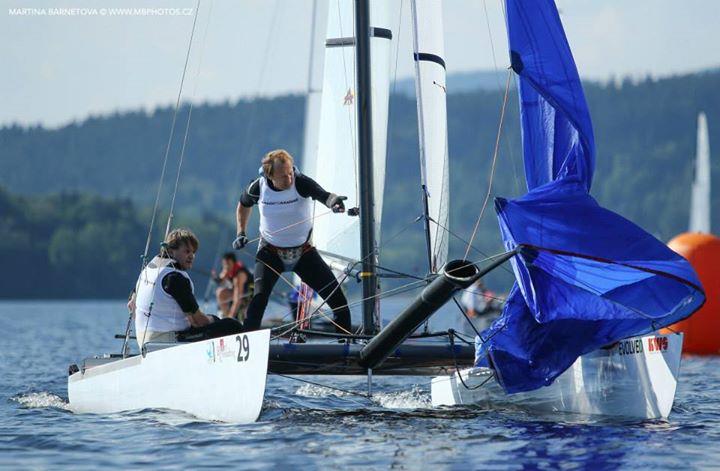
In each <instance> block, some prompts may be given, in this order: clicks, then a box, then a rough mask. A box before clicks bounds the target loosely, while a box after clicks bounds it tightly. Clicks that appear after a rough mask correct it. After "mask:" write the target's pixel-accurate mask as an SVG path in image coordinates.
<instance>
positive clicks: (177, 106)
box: [142, 0, 200, 268]
mask: <svg viewBox="0 0 720 471" xmlns="http://www.w3.org/2000/svg"><path fill="white" fill-rule="evenodd" d="M199 11H200V0H197V3H196V5H195V16H194V17H193V24H192V30H191V32H190V40H189V41H188V46H187V52H186V54H185V65H184V66H183V71H182V76H181V78H180V88H179V90H178V94H177V99H176V101H175V110H174V111H173V117H172V124H171V125H170V136H169V137H168V142H167V145H166V146H165V157H164V158H163V165H162V171H161V172H160V181H159V183H158V189H157V194H156V195H155V204H154V206H153V211H152V217H151V219H150V228H149V229H148V235H147V240H146V242H145V251H144V252H143V258H142V268H145V264H146V263H147V255H148V251H149V250H150V241H151V240H152V231H153V227H154V225H155V217H156V215H157V211H158V205H159V204H160V195H161V193H162V186H163V181H164V180H165V170H166V167H167V162H168V158H169V156H170V148H171V147H172V141H173V137H174V135H175V123H176V121H177V115H178V110H179V109H180V99H181V97H182V92H183V86H184V84H185V74H186V72H187V68H188V62H189V60H190V51H191V49H192V43H193V38H194V37H195V26H196V24H197V19H198V13H199Z"/></svg>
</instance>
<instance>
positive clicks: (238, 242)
mask: <svg viewBox="0 0 720 471" xmlns="http://www.w3.org/2000/svg"><path fill="white" fill-rule="evenodd" d="M247 244H248V238H247V235H245V233H244V232H240V233H239V234H238V235H237V237H236V238H235V240H234V241H233V243H232V246H233V248H234V249H235V250H240V249H242V248H243V247H245V246H246V245H247Z"/></svg>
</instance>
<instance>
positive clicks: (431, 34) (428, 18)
mask: <svg viewBox="0 0 720 471" xmlns="http://www.w3.org/2000/svg"><path fill="white" fill-rule="evenodd" d="M412 13H413V49H414V53H415V54H414V56H415V91H416V95H417V109H418V134H419V138H420V174H421V178H422V183H423V185H424V186H425V192H426V194H427V200H428V216H429V218H430V223H429V229H430V230H429V232H430V252H431V253H430V256H431V261H430V269H431V270H432V271H433V272H437V271H438V270H439V269H440V268H442V266H443V265H444V264H445V262H446V261H447V255H448V231H447V227H448V213H449V176H450V175H449V174H450V168H449V164H448V143H447V105H446V95H447V93H446V89H445V60H444V55H445V45H444V41H443V26H442V21H443V20H442V2H439V1H437V0H413V2H412Z"/></svg>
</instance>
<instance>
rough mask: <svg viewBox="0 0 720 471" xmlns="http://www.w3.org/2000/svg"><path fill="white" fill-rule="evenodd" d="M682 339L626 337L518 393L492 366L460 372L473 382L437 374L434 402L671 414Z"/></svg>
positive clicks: (614, 413)
mask: <svg viewBox="0 0 720 471" xmlns="http://www.w3.org/2000/svg"><path fill="white" fill-rule="evenodd" d="M682 340H683V339H682V334H671V335H648V336H643V337H633V338H630V339H626V340H623V341H621V342H618V343H617V344H616V345H614V346H613V347H612V348H610V349H601V350H597V351H594V352H591V353H588V354H586V355H583V356H582V357H580V358H578V359H577V361H576V362H575V363H573V365H572V366H571V367H570V368H568V370H567V371H565V372H564V373H563V374H562V375H560V376H559V377H558V378H557V379H556V380H555V381H554V382H553V383H552V384H551V385H550V386H547V387H543V388H540V389H537V390H535V391H530V392H524V393H517V394H506V393H505V392H504V391H503V389H502V388H501V387H500V385H499V384H498V383H497V382H496V381H495V379H494V376H493V371H492V370H490V369H488V368H469V369H466V370H462V371H460V372H459V374H461V375H462V379H463V381H464V383H465V385H467V387H466V386H465V385H463V384H462V382H461V381H459V379H458V376H457V375H458V373H455V374H453V375H451V376H441V377H436V378H433V380H432V404H433V406H441V405H459V404H485V405H491V404H493V403H494V404H499V403H504V404H517V405H520V406H522V407H523V408H528V409H531V410H536V411H540V412H569V413H578V414H587V415H603V416H609V417H622V418H628V419H659V418H667V416H668V415H669V414H670V409H671V408H672V404H673V401H674V399H675V390H676V387H677V380H678V373H679V369H680V356H681V353H682ZM639 345H641V346H642V347H641V348H639V347H638V346H639ZM483 382H485V384H484V385H482V386H480V385H481V384H482V383H483Z"/></svg>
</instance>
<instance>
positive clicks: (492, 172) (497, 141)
mask: <svg viewBox="0 0 720 471" xmlns="http://www.w3.org/2000/svg"><path fill="white" fill-rule="evenodd" d="M511 77H512V71H511V70H508V78H507V81H506V82H505V97H504V98H503V103H502V110H501V112H500V123H499V124H498V132H497V137H496V138H495V151H494V152H493V159H492V166H491V168H490V181H489V182H488V189H487V193H486V194H485V201H483V205H482V208H481V209H480V215H479V216H478V218H477V221H475V227H474V228H473V232H472V235H471V236H470V242H469V243H468V246H467V249H465V256H464V257H463V258H467V256H468V253H469V252H470V245H471V244H472V242H473V240H474V239H475V234H476V233H477V229H478V226H479V225H480V220H481V219H482V217H483V215H484V214H485V208H486V207H487V203H488V200H490V193H491V192H492V184H493V178H494V177H495V165H496V164H497V156H498V149H499V148H500V136H502V128H503V123H504V122H505V108H506V105H507V101H508V94H509V91H510V78H511Z"/></svg>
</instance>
